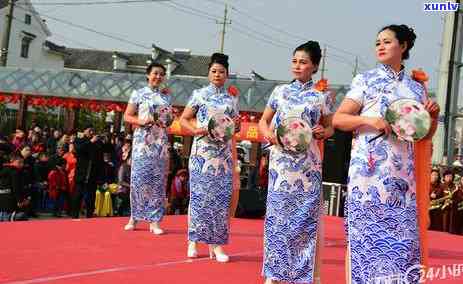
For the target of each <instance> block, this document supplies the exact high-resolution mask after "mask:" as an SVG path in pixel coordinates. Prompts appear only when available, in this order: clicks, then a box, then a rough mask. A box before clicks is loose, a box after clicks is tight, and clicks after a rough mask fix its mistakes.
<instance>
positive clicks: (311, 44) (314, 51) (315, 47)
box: [293, 40, 322, 74]
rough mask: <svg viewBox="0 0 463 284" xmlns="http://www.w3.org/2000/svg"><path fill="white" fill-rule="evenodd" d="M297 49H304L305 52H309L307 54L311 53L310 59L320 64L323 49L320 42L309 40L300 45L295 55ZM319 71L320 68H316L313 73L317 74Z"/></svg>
mask: <svg viewBox="0 0 463 284" xmlns="http://www.w3.org/2000/svg"><path fill="white" fill-rule="evenodd" d="M297 51H304V52H305V53H307V55H309V57H310V61H312V63H313V64H315V65H319V64H320V60H321V59H322V50H321V48H320V44H318V42H317V41H312V40H309V41H308V42H306V43H303V44H301V45H299V46H298V47H296V49H295V50H294V52H293V55H294V54H295V53H296V52H297ZM317 71H318V70H315V71H314V72H313V73H314V74H315V73H317Z"/></svg>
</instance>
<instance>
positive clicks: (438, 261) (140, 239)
mask: <svg viewBox="0 0 463 284" xmlns="http://www.w3.org/2000/svg"><path fill="white" fill-rule="evenodd" d="M126 221H127V219H126V218H122V219H121V218H96V219H90V220H77V221H72V220H70V219H65V220H49V221H34V222H23V223H21V222H17V223H0V232H1V233H0V236H1V237H0V238H1V249H0V283H2V284H3V283H5V284H6V283H8V284H13V283H15V284H33V283H58V284H61V283H66V284H67V283H82V284H85V283H99V284H106V283H111V284H112V283H114V284H116V283H123V284H130V283H136V284H144V283H169V284H172V283H191V284H193V283H198V284H199V283H201V284H206V283H221V284H228V283H240V284H247V283H252V284H254V283H263V278H262V277H261V276H260V274H261V266H262V230H263V221H262V220H248V219H234V220H233V221H232V224H231V232H232V234H231V242H230V244H229V245H228V246H227V247H226V251H227V253H228V254H229V255H230V256H231V262H230V263H226V264H223V263H217V262H215V261H214V260H209V259H208V258H207V248H206V246H201V247H200V253H201V255H200V256H201V258H199V259H195V260H188V259H187V258H186V244H187V241H186V217H185V216H167V217H166V218H165V220H164V222H163V227H164V228H165V229H166V230H167V234H166V235H163V236H154V235H152V234H150V233H148V231H147V228H148V225H147V224H141V225H140V227H139V228H140V229H139V230H137V231H135V232H124V231H123V230H122V228H123V225H124V224H125V223H126ZM430 244H431V248H430V256H431V265H432V266H433V267H435V270H434V273H436V276H437V278H439V277H442V276H443V273H442V271H439V272H437V268H440V267H442V265H446V264H447V265H449V264H451V265H453V264H462V273H461V275H459V276H458V275H457V276H453V277H452V276H449V275H448V272H447V275H446V277H447V279H445V280H439V279H437V280H433V281H428V282H427V283H463V237H461V236H454V235H450V234H445V233H438V232H430ZM344 252H345V240H344V229H343V221H342V219H340V218H334V217H326V219H325V249H324V251H323V267H322V272H323V274H322V277H323V283H324V284H332V283H344Z"/></svg>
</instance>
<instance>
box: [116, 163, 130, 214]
mask: <svg viewBox="0 0 463 284" xmlns="http://www.w3.org/2000/svg"><path fill="white" fill-rule="evenodd" d="M131 163H132V158H131V157H130V155H128V156H127V157H126V158H125V159H124V160H123V162H122V164H121V165H120V167H119V170H118V173H117V181H118V190H117V192H116V193H115V194H114V199H113V200H114V212H115V215H117V216H127V214H126V213H127V212H129V210H130V171H131V169H130V168H131Z"/></svg>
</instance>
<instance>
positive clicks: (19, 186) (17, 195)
mask: <svg viewBox="0 0 463 284" xmlns="http://www.w3.org/2000/svg"><path fill="white" fill-rule="evenodd" d="M21 174H22V170H20V169H16V168H14V167H11V166H4V167H3V168H2V169H1V170H0V211H3V212H8V213H11V212H13V211H16V210H18V203H19V202H22V201H24V200H25V199H26V198H27V197H28V193H27V192H26V191H25V190H24V187H23V183H22V178H21Z"/></svg>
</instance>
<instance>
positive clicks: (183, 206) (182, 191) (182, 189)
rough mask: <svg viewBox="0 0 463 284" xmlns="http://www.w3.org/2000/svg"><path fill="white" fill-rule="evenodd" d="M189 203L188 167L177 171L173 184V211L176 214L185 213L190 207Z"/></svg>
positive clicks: (171, 201)
mask: <svg viewBox="0 0 463 284" xmlns="http://www.w3.org/2000/svg"><path fill="white" fill-rule="evenodd" d="M188 203H189V191H188V172H187V170H186V169H180V170H178V171H177V172H176V174H175V176H174V178H173V180H172V184H171V189H170V204H171V212H172V213H173V214H176V215H178V214H185V213H186V212H187V209H188Z"/></svg>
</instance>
